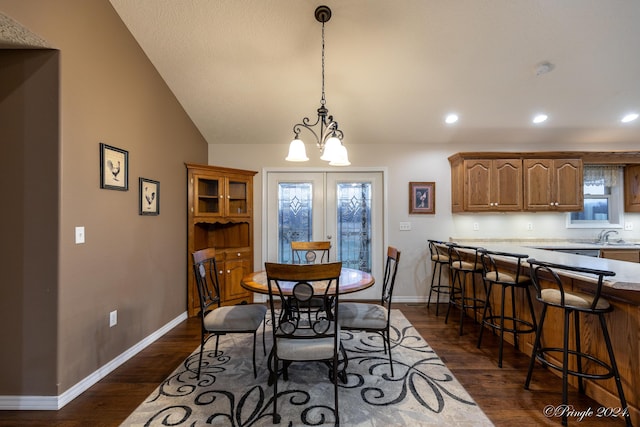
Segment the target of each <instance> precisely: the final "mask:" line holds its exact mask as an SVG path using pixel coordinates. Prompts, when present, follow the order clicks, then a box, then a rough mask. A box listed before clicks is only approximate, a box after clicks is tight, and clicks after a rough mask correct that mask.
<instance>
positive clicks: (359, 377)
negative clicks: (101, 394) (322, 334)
mask: <svg viewBox="0 0 640 427" xmlns="http://www.w3.org/2000/svg"><path fill="white" fill-rule="evenodd" d="M391 319H392V331H391V339H392V355H393V368H394V374H395V375H394V376H393V377H391V375H390V370H389V359H388V356H387V355H385V353H384V347H383V342H382V339H381V337H380V335H378V334H374V333H362V332H359V333H351V332H344V331H343V332H342V341H343V344H344V346H345V348H346V350H347V355H348V358H349V364H348V368H347V382H346V383H342V382H339V392H338V398H339V412H340V424H341V425H343V426H349V427H351V426H354V427H355V426H363V427H364V426H371V427H378V426H380V427H389V426H474V427H476V426H492V425H493V424H492V423H491V421H490V420H489V419H488V418H487V416H486V415H485V414H484V412H482V410H481V409H480V408H479V407H478V406H477V404H476V403H475V402H474V401H473V399H472V398H471V397H470V396H469V394H468V393H467V392H466V391H465V389H464V388H463V387H462V385H460V383H459V382H458V381H457V380H456V379H455V377H454V376H453V374H452V373H451V371H449V369H447V367H446V366H445V364H444V363H443V362H442V360H440V358H439V357H438V355H437V354H436V353H435V352H434V351H433V349H431V347H430V346H429V344H427V342H426V341H425V340H424V339H423V338H422V337H421V336H420V335H419V334H418V332H417V331H416V330H415V328H414V327H413V326H412V325H411V323H409V321H408V320H407V319H406V318H405V317H404V315H403V314H402V313H401V312H400V311H399V310H392V313H391ZM261 332H262V329H260V331H259V338H258V346H257V361H256V363H257V364H258V378H254V377H253V365H252V362H251V348H252V336H251V335H244V334H235V335H227V336H223V337H221V338H220V347H219V350H221V352H219V354H218V356H217V357H216V356H215V355H214V351H213V350H214V348H215V341H214V340H213V339H212V340H211V341H209V343H208V344H207V346H206V348H205V353H204V355H203V357H204V359H203V364H202V372H201V375H200V381H198V380H197V378H196V374H195V373H194V372H197V368H198V350H199V349H196V350H195V351H194V353H193V354H191V355H190V356H189V357H188V358H187V359H186V360H185V362H184V363H183V364H181V365H180V366H178V367H177V368H176V370H175V371H174V372H173V373H172V374H171V376H169V378H167V379H166V380H165V381H163V382H162V384H160V385H159V386H158V388H157V389H156V390H155V391H154V392H153V393H152V394H151V395H150V396H149V397H148V398H147V399H146V400H145V401H144V402H143V403H142V404H141V405H140V406H139V407H138V408H137V409H136V410H135V411H134V412H133V413H132V414H131V415H130V416H129V417H128V418H127V419H126V420H125V421H124V422H123V423H122V426H190V427H191V426H194V427H195V426H205V425H217V426H233V427H246V426H271V425H273V417H272V412H273V387H272V386H269V385H268V384H267V380H268V369H267V357H265V356H264V355H263V349H262V342H261V338H260V335H261ZM270 342H271V336H270V327H269V325H267V351H268V350H269V348H270ZM332 408H333V384H332V383H331V382H330V381H329V377H328V367H327V365H325V364H323V363H321V362H298V363H293V364H292V365H291V366H290V368H289V379H288V381H284V380H283V379H282V378H280V379H279V382H278V411H279V412H280V414H281V416H282V420H281V422H280V425H282V426H288V427H293V426H325V425H326V426H329V425H334V423H335V415H334V413H333V410H332Z"/></svg>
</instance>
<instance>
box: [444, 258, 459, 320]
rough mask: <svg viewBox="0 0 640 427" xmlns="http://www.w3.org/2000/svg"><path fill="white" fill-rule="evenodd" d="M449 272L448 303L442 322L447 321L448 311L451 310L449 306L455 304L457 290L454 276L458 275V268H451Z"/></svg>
mask: <svg viewBox="0 0 640 427" xmlns="http://www.w3.org/2000/svg"><path fill="white" fill-rule="evenodd" d="M450 274H451V284H450V286H449V304H448V307H447V314H446V316H444V323H448V322H449V312H451V306H452V305H454V304H455V299H456V292H457V290H456V278H457V276H458V270H455V269H451V270H450Z"/></svg>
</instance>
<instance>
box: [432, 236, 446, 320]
mask: <svg viewBox="0 0 640 427" xmlns="http://www.w3.org/2000/svg"><path fill="white" fill-rule="evenodd" d="M428 242H429V252H430V253H431V262H432V271H431V289H430V290H429V299H428V300H427V308H429V305H430V304H431V295H432V294H434V293H435V294H436V316H437V315H438V310H439V308H440V294H446V295H449V288H450V287H451V285H450V284H449V283H447V284H442V267H444V266H446V267H449V247H448V245H449V243H446V242H441V241H439V240H428ZM436 274H437V275H438V283H437V284H436V283H435V278H436Z"/></svg>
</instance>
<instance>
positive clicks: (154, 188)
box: [139, 178, 160, 215]
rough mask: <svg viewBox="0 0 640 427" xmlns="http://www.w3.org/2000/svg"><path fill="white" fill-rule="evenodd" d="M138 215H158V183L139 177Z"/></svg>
mask: <svg viewBox="0 0 640 427" xmlns="http://www.w3.org/2000/svg"><path fill="white" fill-rule="evenodd" d="M139 181H140V215H160V183H159V182H158V181H154V180H152V179H147V178H140V179H139Z"/></svg>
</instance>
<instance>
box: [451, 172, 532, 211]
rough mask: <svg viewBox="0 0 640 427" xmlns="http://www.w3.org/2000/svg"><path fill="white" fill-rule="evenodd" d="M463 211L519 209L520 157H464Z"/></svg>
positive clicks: (520, 198) (520, 190) (520, 191)
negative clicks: (465, 158)
mask: <svg viewBox="0 0 640 427" xmlns="http://www.w3.org/2000/svg"><path fill="white" fill-rule="evenodd" d="M463 165H464V166H463V171H464V172H463V173H464V183H463V188H462V194H463V196H462V200H463V210H464V211H472V212H483V211H492V212H504V211H519V210H522V159H467V160H464V162H463Z"/></svg>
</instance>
